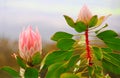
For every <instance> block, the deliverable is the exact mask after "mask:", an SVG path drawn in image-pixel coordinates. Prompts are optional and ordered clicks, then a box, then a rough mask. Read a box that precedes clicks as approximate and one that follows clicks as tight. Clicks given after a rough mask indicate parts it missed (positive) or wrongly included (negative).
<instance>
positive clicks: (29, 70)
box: [24, 68, 39, 78]
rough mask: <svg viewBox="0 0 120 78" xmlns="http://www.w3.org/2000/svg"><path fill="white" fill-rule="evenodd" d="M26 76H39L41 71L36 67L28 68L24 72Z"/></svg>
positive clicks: (27, 77)
mask: <svg viewBox="0 0 120 78" xmlns="http://www.w3.org/2000/svg"><path fill="white" fill-rule="evenodd" d="M24 76H25V78H38V76H39V73H38V70H37V69H35V68H27V69H26V70H25V74H24Z"/></svg>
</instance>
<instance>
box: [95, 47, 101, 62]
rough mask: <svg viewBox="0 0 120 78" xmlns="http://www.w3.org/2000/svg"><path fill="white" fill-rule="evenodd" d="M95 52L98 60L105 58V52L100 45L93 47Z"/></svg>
mask: <svg viewBox="0 0 120 78" xmlns="http://www.w3.org/2000/svg"><path fill="white" fill-rule="evenodd" d="M93 52H94V55H95V57H96V58H97V60H102V59H103V53H102V50H101V49H100V48H98V47H93Z"/></svg>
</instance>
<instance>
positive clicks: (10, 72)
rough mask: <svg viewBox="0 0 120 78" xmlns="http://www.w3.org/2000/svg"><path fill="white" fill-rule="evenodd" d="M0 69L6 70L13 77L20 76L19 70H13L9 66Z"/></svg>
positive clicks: (18, 77) (17, 77)
mask: <svg viewBox="0 0 120 78" xmlns="http://www.w3.org/2000/svg"><path fill="white" fill-rule="evenodd" d="M1 70H4V71H6V72H8V73H9V74H10V75H11V76H12V77H13V78H20V76H19V72H17V71H15V70H14V69H12V68H11V67H8V66H5V67H2V68H1Z"/></svg>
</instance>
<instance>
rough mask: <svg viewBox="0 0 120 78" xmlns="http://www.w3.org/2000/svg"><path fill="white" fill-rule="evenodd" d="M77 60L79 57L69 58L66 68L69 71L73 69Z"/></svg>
mask: <svg viewBox="0 0 120 78" xmlns="http://www.w3.org/2000/svg"><path fill="white" fill-rule="evenodd" d="M79 58H80V55H74V56H72V57H71V58H70V60H69V62H68V66H67V68H68V69H70V68H72V67H74V66H75V64H76V63H77V62H78V60H79Z"/></svg>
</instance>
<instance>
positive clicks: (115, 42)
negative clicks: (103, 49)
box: [103, 38, 120, 51]
mask: <svg viewBox="0 0 120 78" xmlns="http://www.w3.org/2000/svg"><path fill="white" fill-rule="evenodd" d="M103 41H104V43H106V45H107V46H108V47H109V48H111V49H113V50H118V51H120V38H106V39H103Z"/></svg>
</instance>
